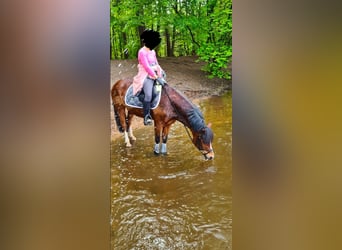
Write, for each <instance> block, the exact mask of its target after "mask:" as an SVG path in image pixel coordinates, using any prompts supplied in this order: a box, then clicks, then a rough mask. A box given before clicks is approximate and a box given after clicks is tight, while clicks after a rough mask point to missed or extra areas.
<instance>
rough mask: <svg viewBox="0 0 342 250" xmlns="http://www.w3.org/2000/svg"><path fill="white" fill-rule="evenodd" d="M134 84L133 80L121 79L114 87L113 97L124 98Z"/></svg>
mask: <svg viewBox="0 0 342 250" xmlns="http://www.w3.org/2000/svg"><path fill="white" fill-rule="evenodd" d="M131 84H132V80H131V79H120V80H118V81H117V82H116V83H114V85H113V87H112V97H115V96H124V95H125V93H126V91H127V89H128V87H129V86H130V85H131Z"/></svg>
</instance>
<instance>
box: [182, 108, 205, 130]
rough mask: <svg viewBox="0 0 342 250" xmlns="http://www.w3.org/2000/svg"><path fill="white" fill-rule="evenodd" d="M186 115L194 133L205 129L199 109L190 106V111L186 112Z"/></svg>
mask: <svg viewBox="0 0 342 250" xmlns="http://www.w3.org/2000/svg"><path fill="white" fill-rule="evenodd" d="M186 115H187V117H188V119H189V123H190V126H191V128H193V129H194V130H195V131H196V132H198V131H200V130H201V129H202V128H204V127H205V122H204V118H203V114H202V112H201V111H200V110H199V108H197V107H194V106H192V109H189V110H187V112H186Z"/></svg>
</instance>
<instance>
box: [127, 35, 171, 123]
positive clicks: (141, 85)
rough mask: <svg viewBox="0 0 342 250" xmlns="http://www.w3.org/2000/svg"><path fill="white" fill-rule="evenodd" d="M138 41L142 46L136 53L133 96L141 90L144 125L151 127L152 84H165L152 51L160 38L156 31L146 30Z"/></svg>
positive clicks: (161, 70)
mask: <svg viewBox="0 0 342 250" xmlns="http://www.w3.org/2000/svg"><path fill="white" fill-rule="evenodd" d="M140 39H141V40H142V42H143V43H144V46H143V47H142V48H141V49H140V50H139V52H138V62H139V64H138V74H137V75H136V76H135V77H134V78H133V95H138V94H139V93H140V92H141V90H143V91H144V94H145V97H144V102H143V112H144V125H152V117H151V114H150V110H151V101H152V92H153V85H154V82H155V81H156V80H157V81H158V82H159V83H160V84H161V85H164V84H165V83H166V82H165V80H164V75H165V73H164V71H163V69H162V68H161V67H160V65H159V63H158V60H157V57H156V52H155V51H154V48H155V47H157V46H158V45H159V44H160V42H161V38H160V34H159V32H158V31H154V30H150V29H146V30H144V31H143V32H142V33H141V35H140Z"/></svg>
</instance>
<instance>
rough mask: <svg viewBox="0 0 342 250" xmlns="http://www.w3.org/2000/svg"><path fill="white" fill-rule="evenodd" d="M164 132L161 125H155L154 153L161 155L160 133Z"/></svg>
mask: <svg viewBox="0 0 342 250" xmlns="http://www.w3.org/2000/svg"><path fill="white" fill-rule="evenodd" d="M161 130H162V126H161V125H160V124H155V127H154V141H155V144H154V153H155V154H159V153H160V132H161Z"/></svg>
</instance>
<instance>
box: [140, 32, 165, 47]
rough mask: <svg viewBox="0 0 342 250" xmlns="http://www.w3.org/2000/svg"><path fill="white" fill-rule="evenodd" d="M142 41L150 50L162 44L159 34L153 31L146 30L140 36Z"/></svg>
mask: <svg viewBox="0 0 342 250" xmlns="http://www.w3.org/2000/svg"><path fill="white" fill-rule="evenodd" d="M140 39H141V40H142V42H143V43H144V44H145V46H146V47H147V48H149V49H154V48H155V47H157V46H158V45H159V44H160V42H161V38H160V34H159V32H158V31H154V30H151V29H146V30H144V31H143V32H142V33H141V35H140Z"/></svg>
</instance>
